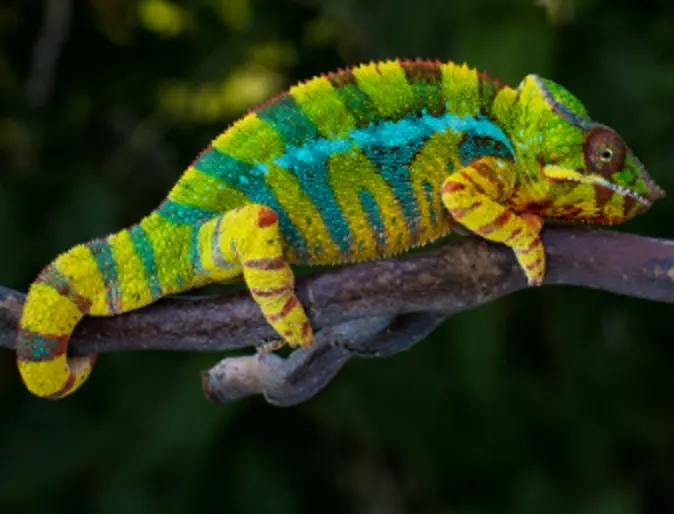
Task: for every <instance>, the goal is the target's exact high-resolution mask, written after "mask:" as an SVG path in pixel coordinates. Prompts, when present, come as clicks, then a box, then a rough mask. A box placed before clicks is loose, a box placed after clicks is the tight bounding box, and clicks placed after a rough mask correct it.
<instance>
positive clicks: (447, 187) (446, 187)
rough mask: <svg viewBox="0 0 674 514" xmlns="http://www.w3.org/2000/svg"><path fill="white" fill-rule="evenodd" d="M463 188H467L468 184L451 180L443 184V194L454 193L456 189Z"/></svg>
mask: <svg viewBox="0 0 674 514" xmlns="http://www.w3.org/2000/svg"><path fill="white" fill-rule="evenodd" d="M463 189H466V186H465V185H463V184H462V183H461V182H451V181H447V182H445V183H444V184H442V190H441V192H442V194H443V195H446V194H448V193H453V192H454V191H461V190H463Z"/></svg>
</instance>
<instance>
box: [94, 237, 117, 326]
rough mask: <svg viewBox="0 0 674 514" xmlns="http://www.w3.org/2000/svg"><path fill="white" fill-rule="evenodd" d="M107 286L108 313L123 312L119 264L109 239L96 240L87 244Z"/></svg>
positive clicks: (106, 301)
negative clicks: (118, 271) (118, 272)
mask: <svg viewBox="0 0 674 514" xmlns="http://www.w3.org/2000/svg"><path fill="white" fill-rule="evenodd" d="M87 246H88V247H89V250H91V253H92V255H93V256H94V260H95V261H96V265H97V266H98V270H99V271H100V272H101V276H102V277H103V284H104V285H105V303H106V305H107V307H108V311H109V312H111V313H116V312H119V311H120V310H121V288H120V285H119V277H118V274H117V262H116V261H115V258H114V257H113V255H112V249H111V248H110V244H109V243H108V240H107V239H94V240H93V241H91V242H89V243H87Z"/></svg>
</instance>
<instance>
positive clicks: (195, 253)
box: [190, 225, 207, 276]
mask: <svg viewBox="0 0 674 514" xmlns="http://www.w3.org/2000/svg"><path fill="white" fill-rule="evenodd" d="M199 230H201V226H200V225H194V226H193V227H192V232H191V235H190V263H191V265H192V271H193V272H194V275H195V276H204V275H206V274H207V273H206V270H205V269H204V264H203V262H202V261H201V249H200V248H199Z"/></svg>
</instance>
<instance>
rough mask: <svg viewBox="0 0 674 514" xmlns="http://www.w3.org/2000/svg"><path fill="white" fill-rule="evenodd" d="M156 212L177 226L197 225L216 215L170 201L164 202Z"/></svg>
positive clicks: (215, 213) (212, 212)
mask: <svg viewBox="0 0 674 514" xmlns="http://www.w3.org/2000/svg"><path fill="white" fill-rule="evenodd" d="M156 212H157V214H159V215H160V216H162V217H163V218H164V219H166V220H167V221H170V222H171V223H176V224H178V225H198V224H201V223H205V222H206V221H208V220H210V219H213V218H214V217H215V216H217V215H218V213H217V212H215V211H210V210H206V209H202V208H200V207H194V206H191V205H184V204H181V203H178V202H175V201H173V200H170V199H166V200H164V201H163V202H162V204H161V205H160V206H159V208H158V209H157V211H156Z"/></svg>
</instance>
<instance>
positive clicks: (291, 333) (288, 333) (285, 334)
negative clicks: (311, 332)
mask: <svg viewBox="0 0 674 514" xmlns="http://www.w3.org/2000/svg"><path fill="white" fill-rule="evenodd" d="M292 336H293V331H292V330H286V331H285V332H283V337H292Z"/></svg>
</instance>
